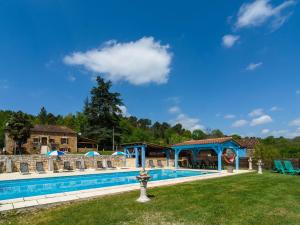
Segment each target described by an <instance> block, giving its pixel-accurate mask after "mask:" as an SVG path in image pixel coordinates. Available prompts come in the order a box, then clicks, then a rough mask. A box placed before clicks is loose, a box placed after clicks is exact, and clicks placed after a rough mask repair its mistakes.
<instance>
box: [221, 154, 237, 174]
mask: <svg viewBox="0 0 300 225" xmlns="http://www.w3.org/2000/svg"><path fill="white" fill-rule="evenodd" d="M223 158H224V161H225V162H226V164H227V166H226V168H227V172H228V173H233V168H234V167H233V164H234V160H235V154H234V152H233V151H232V150H231V149H226V151H225V152H224V154H223Z"/></svg>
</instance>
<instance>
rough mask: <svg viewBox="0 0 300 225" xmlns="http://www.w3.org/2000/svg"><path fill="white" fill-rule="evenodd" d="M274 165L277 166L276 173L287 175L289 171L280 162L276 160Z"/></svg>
mask: <svg viewBox="0 0 300 225" xmlns="http://www.w3.org/2000/svg"><path fill="white" fill-rule="evenodd" d="M274 165H275V168H274V171H275V172H278V173H282V174H285V172H287V170H286V169H285V168H284V166H283V165H282V163H281V161H280V160H274Z"/></svg>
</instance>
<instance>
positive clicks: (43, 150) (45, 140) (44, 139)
mask: <svg viewBox="0 0 300 225" xmlns="http://www.w3.org/2000/svg"><path fill="white" fill-rule="evenodd" d="M41 143H42V146H41V154H47V152H48V151H49V147H48V138H47V137H42V141H41Z"/></svg>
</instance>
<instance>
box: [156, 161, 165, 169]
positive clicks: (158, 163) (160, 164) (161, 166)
mask: <svg viewBox="0 0 300 225" xmlns="http://www.w3.org/2000/svg"><path fill="white" fill-rule="evenodd" d="M157 166H158V167H159V168H163V167H164V165H163V164H162V162H161V160H160V159H158V160H157Z"/></svg>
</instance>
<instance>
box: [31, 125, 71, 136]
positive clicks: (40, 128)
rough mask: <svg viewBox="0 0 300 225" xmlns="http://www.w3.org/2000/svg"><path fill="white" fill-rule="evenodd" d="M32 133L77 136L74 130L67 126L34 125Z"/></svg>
mask: <svg viewBox="0 0 300 225" xmlns="http://www.w3.org/2000/svg"><path fill="white" fill-rule="evenodd" d="M31 131H32V132H41V133H65V134H76V132H75V131H73V130H72V129H70V128H68V127H65V126H58V125H41V124H38V125H34V127H33V128H32V129H31Z"/></svg>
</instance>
